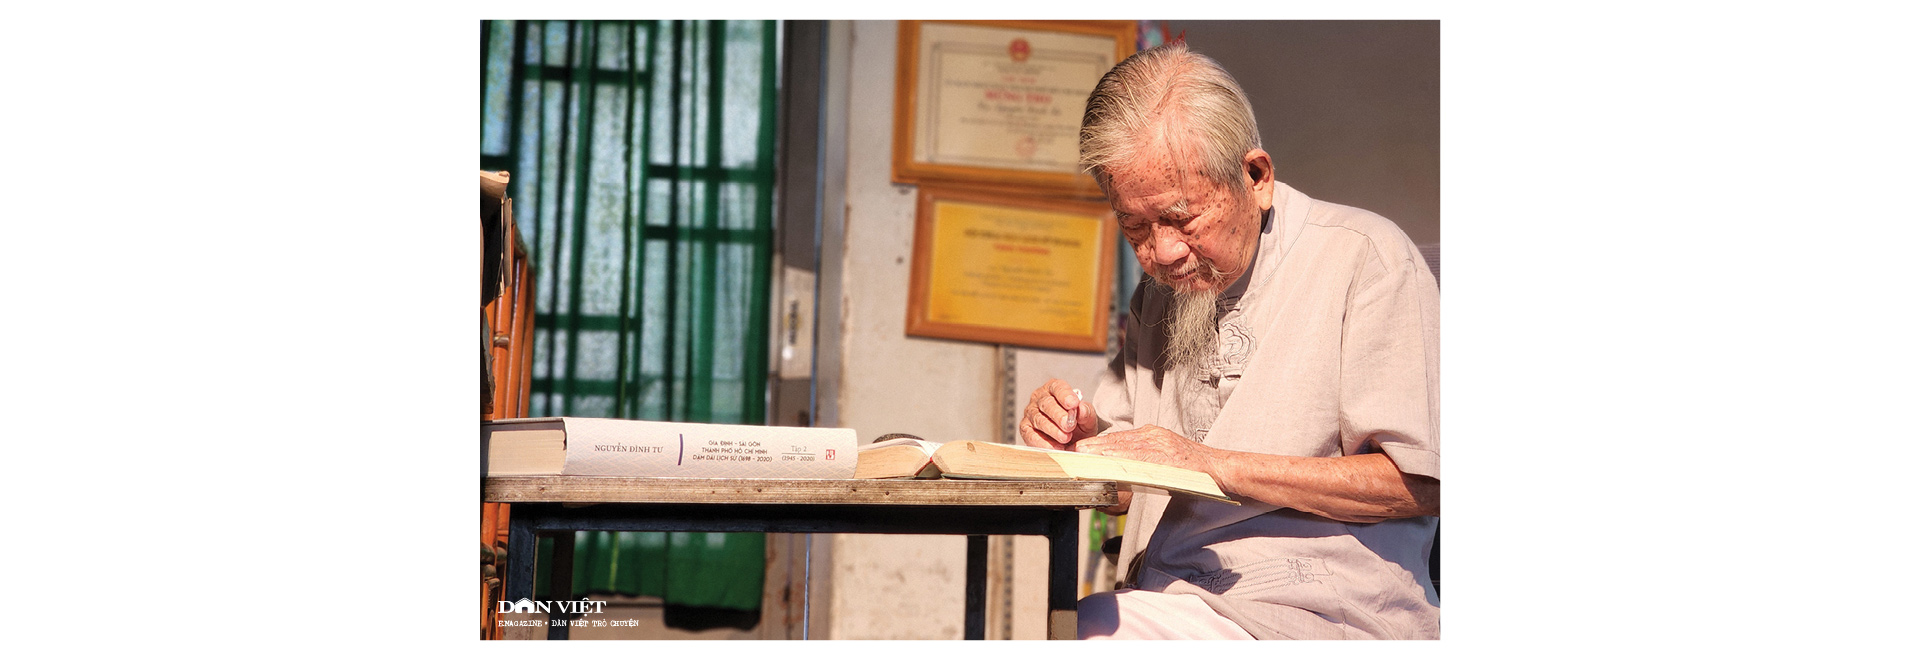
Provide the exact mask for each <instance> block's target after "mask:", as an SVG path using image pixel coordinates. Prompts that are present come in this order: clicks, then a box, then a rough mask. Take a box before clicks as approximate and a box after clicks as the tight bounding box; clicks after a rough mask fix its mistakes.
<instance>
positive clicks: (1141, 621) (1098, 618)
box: [1079, 589, 1254, 640]
mask: <svg viewBox="0 0 1920 658" xmlns="http://www.w3.org/2000/svg"><path fill="white" fill-rule="evenodd" d="M1079 617H1080V639H1082V640H1251V639H1254V637H1253V636H1252V635H1250V634H1248V633H1247V631H1246V630H1244V629H1242V628H1240V626H1239V625H1237V624H1234V623H1233V622H1231V621H1228V620H1227V618H1226V617H1222V616H1220V613H1217V612H1214V611H1213V608H1211V607H1208V606H1207V603H1206V602H1205V601H1202V600H1200V597H1198V596H1195V595H1192V594H1168V593H1165V592H1149V591H1145V590H1137V589H1122V590H1115V591H1112V592H1101V593H1099V594H1094V595H1092V596H1089V597H1087V598H1084V599H1080V614H1079Z"/></svg>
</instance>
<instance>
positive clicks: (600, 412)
mask: <svg viewBox="0 0 1920 658" xmlns="http://www.w3.org/2000/svg"><path fill="white" fill-rule="evenodd" d="M779 34H780V30H779V26H778V24H777V23H776V22H773V21H483V22H482V29H481V41H480V53H481V78H482V87H481V110H480V111H481V134H480V144H481V149H480V153H481V156H480V166H481V168H482V169H489V170H502V169H504V170H508V171H510V172H512V179H511V182H510V184H509V187H508V194H509V196H511V197H512V198H513V200H514V218H515V220H516V221H517V222H518V223H519V225H520V227H521V230H522V231H523V232H524V233H525V237H526V241H527V245H528V248H529V251H530V254H529V256H530V258H531V260H532V263H533V265H534V267H536V268H537V278H536V279H535V280H536V281H537V282H538V292H537V295H536V297H537V302H536V305H535V320H534V322H535V335H534V340H535V341H536V343H535V345H534V368H533V399H532V405H531V409H530V411H531V415H534V416H591V417H610V418H641V419H655V420H675V421H692V422H715V423H745V424H762V423H765V422H766V419H765V417H766V390H767V389H766V386H767V363H768V357H767V341H768V336H767V331H768V324H767V321H768V318H767V313H768V308H767V307H768V303H769V302H768V295H769V294H770V291H769V281H770V278H769V268H770V265H771V260H772V237H773V229H772V226H773V203H772V202H773V181H774V178H773V176H774V171H773V145H774V128H775V125H774V124H775V121H774V117H775V114H774V109H775V108H774V103H775V100H776V99H777V97H778V89H777V88H776V81H777V80H778V79H779V76H778V75H777V74H776V73H777V71H778V68H779V51H780V47H779V45H780V44H779ZM542 559H544V556H543V557H542ZM764 562H765V538H764V536H763V535H759V534H718V533H669V534H661V533H604V532H595V533H584V532H583V533H579V534H578V535H577V537H576V540H575V558H574V564H575V571H574V590H573V591H574V592H575V593H577V594H584V593H621V594H628V595H647V596H659V597H663V598H664V599H665V600H666V602H667V604H668V605H669V606H673V605H680V606H697V607H712V608H727V609H733V610H757V609H758V608H759V607H760V595H761V589H762V585H763V582H762V581H763V579H764V575H765V564H764Z"/></svg>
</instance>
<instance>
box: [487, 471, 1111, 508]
mask: <svg viewBox="0 0 1920 658" xmlns="http://www.w3.org/2000/svg"><path fill="white" fill-rule="evenodd" d="M1117 487H1118V485H1115V484H1114V483H1112V482H1100V481H1066V482H1062V481H1037V480H755V479H725V480H721V479H695V478H629V477H592V476H577V475H571V476H566V475H563V476H540V477H490V478H486V480H485V484H484V486H483V488H482V491H481V495H482V497H483V499H484V500H485V501H487V502H490V503H491V502H498V503H674V504H687V503H695V504H699V503H713V504H732V505H740V504H748V505H751V504H768V505H793V504H803V505H807V504H812V505H951V506H1006V505H1017V506H1037V507H1105V506H1108V505H1113V504H1115V503H1117V502H1119V496H1118V493H1117Z"/></svg>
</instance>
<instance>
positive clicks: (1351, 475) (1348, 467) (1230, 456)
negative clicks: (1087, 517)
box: [1070, 425, 1440, 523]
mask: <svg viewBox="0 0 1920 658" xmlns="http://www.w3.org/2000/svg"><path fill="white" fill-rule="evenodd" d="M1070 449H1071V450H1073V451H1074V452H1085V453H1091V454H1096V455H1112V456H1114V457H1125V458H1128V459H1138V460H1140V461H1144V462H1153V463H1155V464H1165V465H1168V466H1179V467H1181V468H1186V469H1190V470H1195V471H1200V472H1202V473H1206V474H1207V475H1210V476H1213V481H1214V482H1215V483H1218V484H1219V485H1220V489H1221V490H1222V491H1225V492H1226V493H1227V495H1230V496H1233V497H1235V498H1239V499H1241V500H1247V499H1252V500H1257V501H1260V502H1263V503H1269V504H1272V505H1275V506H1279V507H1289V508H1293V509H1296V510H1300V511H1302V512H1306V513H1309V514H1317V515H1320V516H1323V517H1326V518H1329V519H1333V520H1335V521H1345V522H1348V523H1375V522H1379V521H1385V520H1387V519H1400V518H1407V517H1412V516H1437V515H1439V514H1440V481H1439V480H1435V479H1433V478H1430V477H1426V476H1422V475H1409V474H1406V473H1402V472H1400V469H1399V468H1398V467H1396V466H1394V463H1393V460H1392V459H1391V458H1389V457H1388V456H1387V455H1385V454H1382V453H1371V454H1362V455H1348V456H1343V457H1291V456H1285V455H1268V454H1262V453H1253V452H1236V451H1232V450H1222V449H1220V448H1214V447H1211V446H1207V445H1205V444H1202V443H1198V442H1195V441H1190V440H1188V439H1187V438H1186V437H1183V436H1180V435H1178V434H1175V433H1173V432H1172V431H1169V430H1167V429H1166V428H1162V427H1156V426H1153V425H1147V426H1144V427H1140V428H1138V429H1132V430H1127V431H1124V432H1109V433H1107V434H1104V435H1101V436H1097V437H1093V438H1090V439H1082V440H1080V441H1078V442H1075V443H1074V444H1073V446H1072V448H1070ZM1127 503H1128V501H1125V500H1123V501H1122V503H1121V508H1122V509H1124V507H1125V506H1126V505H1127Z"/></svg>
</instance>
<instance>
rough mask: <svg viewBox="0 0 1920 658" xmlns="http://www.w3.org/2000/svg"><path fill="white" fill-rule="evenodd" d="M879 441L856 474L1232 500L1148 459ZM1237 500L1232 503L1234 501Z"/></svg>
mask: <svg viewBox="0 0 1920 658" xmlns="http://www.w3.org/2000/svg"><path fill="white" fill-rule="evenodd" d="M887 436H902V437H903V438H893V439H888V438H887V437H881V439H882V440H880V441H875V442H873V443H870V444H867V445H864V446H861V447H860V461H859V463H858V464H857V465H855V467H854V477H856V478H876V479H877V478H940V477H948V478H965V479H981V480H1111V481H1114V482H1120V483H1124V484H1128V485H1134V486H1136V487H1147V488H1153V489H1164V490H1167V491H1176V492H1180V493H1186V494H1193V495H1196V496H1203V497H1206V498H1212V499H1214V500H1220V501H1225V502H1230V503H1231V502H1234V501H1233V499H1231V498H1228V497H1227V495H1226V493H1224V492H1222V491H1220V485H1218V484H1215V483H1214V481H1213V476H1210V475H1207V474H1206V473H1201V472H1199V471H1195V470H1190V469H1185V468H1179V467H1176V466H1163V465H1160V464H1154V463H1150V462H1143V461H1139V460H1135V459H1125V458H1121V457H1108V456H1105V455H1090V454H1084V453H1078V452H1067V451H1063V450H1047V449H1043V448H1030V447H1027V446H1014V445H1007V444H1004V443H984V442H980V441H953V442H950V443H944V444H943V443H934V442H932V441H926V440H922V439H917V438H912V437H904V436H903V435H893V434H889V435H887ZM1236 504H1237V503H1236Z"/></svg>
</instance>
